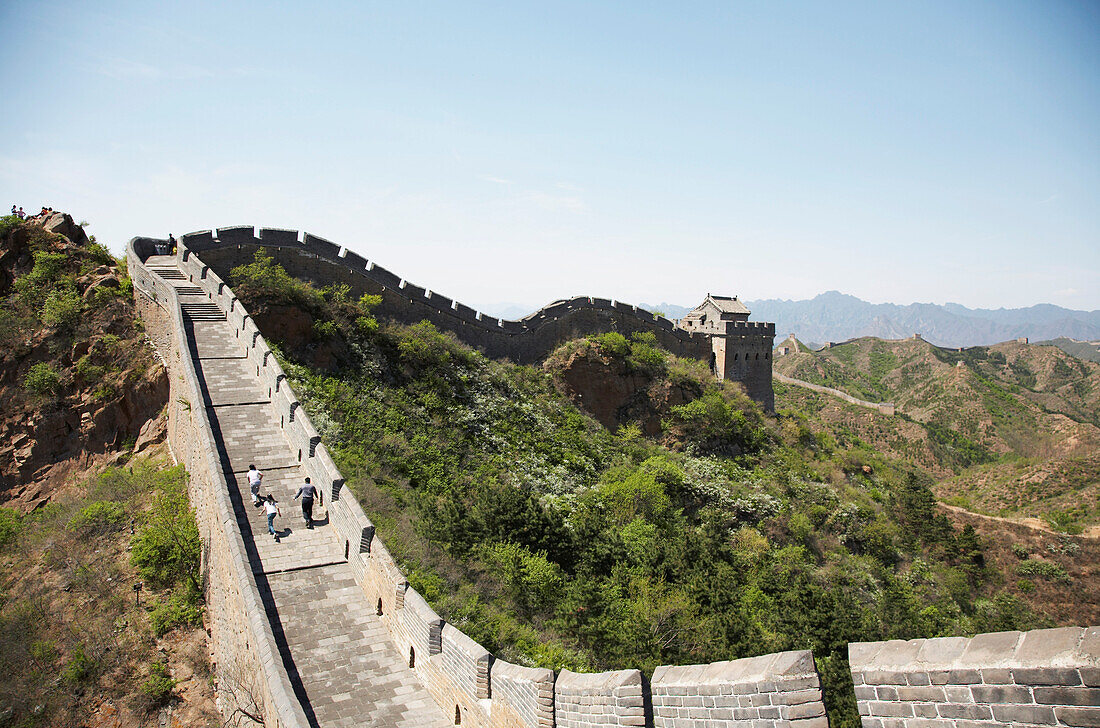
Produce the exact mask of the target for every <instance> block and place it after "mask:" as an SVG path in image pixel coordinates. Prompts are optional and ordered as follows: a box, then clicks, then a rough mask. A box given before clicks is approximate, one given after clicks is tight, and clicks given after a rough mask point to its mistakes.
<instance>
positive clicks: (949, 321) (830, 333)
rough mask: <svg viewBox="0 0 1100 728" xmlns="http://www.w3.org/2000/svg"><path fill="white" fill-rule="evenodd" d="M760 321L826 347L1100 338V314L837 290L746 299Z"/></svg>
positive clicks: (676, 310)
mask: <svg viewBox="0 0 1100 728" xmlns="http://www.w3.org/2000/svg"><path fill="white" fill-rule="evenodd" d="M745 304H746V305H747V306H748V307H749V308H750V309H751V310H752V319H753V320H754V321H773V322H775V334H776V340H777V341H778V340H781V339H783V338H786V336H787V334H790V333H794V334H795V335H796V336H797V337H798V338H799V339H800V340H802V341H804V342H818V343H820V344H824V343H826V342H830V341H846V340H848V339H852V338H856V337H859V336H877V337H879V338H880V339H904V338H907V337H909V336H912V335H913V334H916V333H919V334H920V335H921V336H922V337H923V338H924V339H925V340H927V341H930V342H932V343H933V344H937V345H939V346H979V345H988V344H996V343H998V342H1001V341H1008V340H1010V339H1016V338H1019V337H1022V336H1026V337H1028V339H1030V340H1031V341H1033V342H1036V341H1039V340H1049V339H1056V338H1060V337H1068V338H1071V339H1076V340H1078V341H1097V340H1100V311H1074V310H1072V309H1068V308H1062V307H1061V306H1054V305H1051V304H1049V303H1040V304H1037V305H1035V306H1029V307H1027V308H999V309H996V310H992V309H983V308H967V307H966V306H961V305H959V304H957V303H948V304H945V305H942V306H941V305H938V304H933V303H911V304H909V305H907V306H900V305H898V304H893V303H868V302H867V301H863V300H861V299H859V298H856V297H855V296H849V295H847V294H844V293H839V292H837V291H828V292H827V293H822V294H821V295H819V296H816V297H814V298H812V299H810V300H807V301H785V300H780V299H767V300H763V301H746V302H745ZM639 305H641V306H643V307H645V308H648V309H650V310H655V311H661V312H662V313H664V314H665V315H666V316H669V317H670V318H679V317H681V316H683V315H684V314H685V313H687V312H688V311H690V310H691V309H689V308H687V307H684V306H676V305H673V304H669V303H660V304H655V305H648V304H639Z"/></svg>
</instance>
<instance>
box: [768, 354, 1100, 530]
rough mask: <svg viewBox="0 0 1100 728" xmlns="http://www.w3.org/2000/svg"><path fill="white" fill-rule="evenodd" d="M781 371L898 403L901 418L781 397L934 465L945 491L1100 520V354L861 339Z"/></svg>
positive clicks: (1079, 520) (1026, 511) (801, 396)
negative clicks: (1096, 457) (1099, 484)
mask: <svg viewBox="0 0 1100 728" xmlns="http://www.w3.org/2000/svg"><path fill="white" fill-rule="evenodd" d="M776 370H777V371H780V372H782V373H784V374H787V375H788V376H793V377H797V378H800V379H805V380H807V381H811V382H816V383H822V384H829V385H830V386H834V387H836V388H838V389H841V390H844V391H848V392H851V393H852V394H855V395H857V396H861V397H866V398H869V399H874V400H889V401H893V402H895V403H896V404H897V406H898V408H899V411H900V413H901V414H900V415H899V417H897V418H884V417H881V416H877V415H870V414H868V413H866V411H864V412H862V413H860V412H859V411H858V410H856V409H854V408H851V407H848V406H841V405H840V404H838V403H836V402H832V403H828V402H826V401H825V400H824V398H821V397H819V396H816V395H814V396H812V397H811V396H807V394H806V393H803V392H801V391H794V390H796V389H797V388H792V387H787V388H784V389H783V391H781V392H780V403H781V405H780V406H792V407H796V408H801V409H806V410H809V411H810V412H812V413H813V415H814V417H815V418H816V419H817V420H818V421H819V422H820V423H822V426H827V427H829V428H842V429H844V428H847V429H850V430H852V431H853V432H854V433H856V434H857V435H858V436H860V437H862V438H864V439H866V440H867V441H868V442H871V443H873V444H874V445H875V446H876V447H879V448H881V449H883V450H885V451H887V452H890V453H892V454H895V455H898V456H901V457H904V458H905V459H907V460H908V461H909V462H911V463H913V464H914V465H916V466H918V467H921V468H923V469H925V470H926V471H928V472H930V473H932V474H933V475H935V476H936V477H937V478H938V479H939V480H940V482H939V484H938V485H937V486H936V492H937V495H939V496H940V497H941V498H944V499H946V500H949V501H951V502H955V503H963V502H969V503H970V504H972V505H974V506H975V507H976V508H978V509H979V510H980V511H981V512H986V513H994V514H1000V515H1012V516H1044V517H1047V518H1048V519H1051V520H1052V521H1054V522H1058V523H1060V524H1061V525H1063V526H1065V527H1069V528H1070V529H1071V530H1075V529H1076V528H1078V527H1080V526H1082V525H1087V524H1092V523H1098V522H1100V512H1098V509H1097V507H1096V506H1097V502H1096V498H1095V490H1096V480H1097V478H1096V467H1095V464H1094V463H1093V461H1092V458H1090V455H1091V454H1092V453H1095V452H1096V451H1097V449H1098V448H1100V427H1098V426H1097V425H1098V422H1100V419H1098V418H1100V365H1098V364H1095V363H1092V362H1086V361H1081V360H1078V359H1075V358H1074V357H1072V356H1069V355H1067V354H1066V353H1064V352H1063V351H1061V350H1059V349H1057V348H1055V347H1051V346H1034V345H1026V344H1018V343H1015V342H1011V343H1004V344H998V345H996V346H992V347H976V348H973V349H969V350H966V351H963V352H956V351H950V350H943V349H937V348H936V347H933V346H931V345H930V344H928V343H927V342H924V341H920V340H905V341H881V340H878V339H873V338H865V339H858V340H856V341H853V342H849V343H847V344H842V345H840V346H836V347H833V348H832V349H826V350H823V351H821V352H804V351H803V352H798V353H795V354H792V355H789V356H784V357H779V358H777V359H776ZM1019 458H1026V460H1025V461H1024V462H1022V463H1021V462H1017V460H1018V459H1019ZM1071 511H1072V513H1070V512H1071ZM1067 514H1069V515H1067Z"/></svg>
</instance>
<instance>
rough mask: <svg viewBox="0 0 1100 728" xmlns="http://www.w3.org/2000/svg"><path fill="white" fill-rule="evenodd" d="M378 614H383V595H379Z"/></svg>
mask: <svg viewBox="0 0 1100 728" xmlns="http://www.w3.org/2000/svg"><path fill="white" fill-rule="evenodd" d="M378 616H379V617H381V616H382V597H378Z"/></svg>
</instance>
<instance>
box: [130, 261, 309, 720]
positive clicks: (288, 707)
mask: <svg viewBox="0 0 1100 728" xmlns="http://www.w3.org/2000/svg"><path fill="white" fill-rule="evenodd" d="M141 242H142V241H137V240H135V241H132V242H131V245H130V247H129V249H128V255H127V264H128V266H129V272H130V276H131V278H132V279H133V282H134V297H135V300H136V303H137V308H138V312H139V314H140V315H141V318H142V321H143V322H144V324H145V330H146V332H147V334H148V337H149V340H150V341H151V342H152V344H153V345H154V346H155V347H156V349H157V352H158V353H159V354H160V356H161V358H162V359H163V360H164V362H165V366H166V367H167V369H168V375H169V382H170V387H171V392H170V396H169V398H168V442H169V445H170V446H171V448H172V452H173V454H174V455H175V457H176V459H177V460H178V461H179V462H181V463H182V464H183V465H184V467H186V468H187V472H188V474H189V475H190V480H189V484H188V495H189V496H190V499H191V504H192V506H193V507H194V509H195V516H196V520H197V522H198V526H199V532H200V534H201V536H202V543H203V552H202V557H203V564H202V566H203V573H204V577H205V585H206V608H207V621H208V624H209V626H210V630H211V644H212V645H213V649H214V667H215V670H216V674H217V676H218V680H219V689H218V699H219V703H220V707H221V709H222V712H223V715H225V716H226V717H227V718H228V717H229V716H230V715H231V714H232V713H233V711H234V709H235V708H236V707H237V704H236V703H235V702H234V701H235V700H239V701H240V702H241V703H243V705H241V707H243V708H245V709H246V710H248V711H250V712H254V711H255V709H256V706H254V705H253V704H252V701H253V699H254V700H255V702H256V703H258V705H259V707H260V709H261V710H262V712H263V715H264V717H265V725H269V726H278V727H279V728H307V727H308V725H309V723H308V722H307V720H306V716H305V713H304V712H303V711H302V707H301V705H300V704H299V703H298V701H297V699H296V698H295V697H294V692H293V689H292V688H291V685H290V680H289V678H288V676H287V674H286V670H285V669H284V667H283V663H282V659H281V658H280V656H279V650H278V647H277V645H276V643H275V636H274V634H273V632H272V629H271V625H270V623H269V622H268V621H267V618H266V612H265V610H264V606H263V602H262V601H261V599H260V593H259V590H258V589H257V586H256V581H255V578H254V577H253V575H252V569H251V567H250V566H249V562H248V557H247V555H246V553H245V547H244V541H243V540H242V538H241V534H240V531H239V530H238V529H237V521H236V517H235V516H234V512H233V506H232V504H231V503H230V500H229V487H228V484H227V483H226V481H225V477H224V476H223V474H222V470H221V467H220V461H219V459H218V456H217V449H216V445H215V443H214V439H213V435H212V431H211V429H210V423H209V420H208V419H207V416H206V409H205V407H204V406H203V398H202V394H201V391H200V388H199V384H198V377H197V376H196V374H195V370H194V366H193V363H192V360H191V357H190V354H189V353H188V344H187V339H186V334H185V331H184V326H183V318H182V313H181V311H180V306H179V301H178V299H177V298H176V292H175V289H174V288H172V287H171V286H169V285H167V284H165V283H164V282H163V281H162V280H160V279H159V278H158V277H157V276H155V275H153V274H151V273H150V271H149V270H148V269H147V268H146V267H145V264H144V262H143V260H144V257H145V255H147V254H148V251H146V252H145V254H144V255H141V256H139V255H137V254H135V246H136V247H138V248H139V249H140V248H142V247H143V246H142V245H141V244H140V243H141Z"/></svg>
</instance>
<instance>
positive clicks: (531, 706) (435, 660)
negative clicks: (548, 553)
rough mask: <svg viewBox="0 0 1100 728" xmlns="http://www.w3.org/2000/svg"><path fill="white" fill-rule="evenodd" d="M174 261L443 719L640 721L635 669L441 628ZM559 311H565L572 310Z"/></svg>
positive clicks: (641, 694) (313, 445) (196, 280)
mask: <svg viewBox="0 0 1100 728" xmlns="http://www.w3.org/2000/svg"><path fill="white" fill-rule="evenodd" d="M246 230H247V229H246ZM220 232H222V233H225V231H220ZM235 234H236V233H229V236H230V237H232V236H233V235H235ZM269 236H270V233H269ZM189 237H190V236H188V238H189ZM322 243H323V241H322V242H318V241H317V240H316V239H313V243H312V244H313V246H314V248H315V249H318V250H320V249H323V244H322ZM176 263H177V265H178V266H179V269H180V270H181V271H182V272H183V273H184V275H185V276H186V277H187V278H188V279H189V280H190V281H191V282H192V283H193V284H195V285H196V286H199V287H200V288H201V289H202V290H204V291H205V292H206V294H207V296H208V297H209V299H210V300H211V301H212V302H214V303H215V304H217V305H218V307H219V308H220V309H221V310H222V311H224V312H225V313H226V318H227V320H228V322H229V324H230V325H231V327H232V328H233V330H234V336H235V337H236V338H237V339H238V340H240V341H241V343H242V344H243V346H244V347H245V352H246V356H247V358H248V360H249V362H250V363H251V365H252V366H253V367H254V371H255V375H256V377H257V378H258V379H259V380H260V383H261V386H262V387H263V388H265V389H266V390H267V391H268V394H269V396H270V398H271V400H272V404H273V406H274V408H275V411H276V412H277V413H278V415H279V422H280V426H281V427H282V429H283V432H284V434H285V435H286V437H287V440H288V441H289V443H290V445H291V448H292V451H294V452H296V453H297V456H298V461H299V462H300V463H301V466H302V468H303V470H304V471H305V474H306V475H308V476H309V477H310V479H311V480H312V481H313V483H314V484H315V485H317V486H318V487H320V488H322V489H323V490H324V492H325V497H326V498H327V501H326V504H327V506H328V514H329V518H330V521H331V523H332V525H333V527H334V529H335V531H336V533H337V534H338V535H339V538H340V540H341V541H343V543H344V550H345V554H346V557H347V560H348V562H349V564H350V565H351V567H352V572H353V573H354V574H355V578H356V581H357V582H358V583H359V585H360V587H361V588H362V589H363V592H364V598H365V599H366V600H367V601H368V603H369V604H372V605H374V606H375V609H376V611H377V612H378V614H379V615H380V617H381V619H382V622H383V624H384V625H385V626H386V627H387V629H388V631H389V634H390V637H391V640H392V642H393V644H394V645H395V646H396V647H397V649H398V652H399V653H400V654H401V655H403V656H404V657H406V658H407V659H408V660H409V661H410V663H411V666H412V668H413V670H414V671H415V672H416V674H417V676H418V677H419V678H420V679H421V680H422V681H423V683H424V685H425V687H426V688H427V690H428V692H429V693H430V694H431V696H432V698H433V699H434V700H435V701H436V702H437V703H438V704H439V705H440V707H441V708H442V709H443V711H444V713H445V714H446V715H448V716H456V717H457V718H458V719H459V721H460V722H461V724H463V725H470V726H493V727H496V726H509V727H515V726H524V727H530V728H535V727H538V726H541V727H542V728H547V727H548V726H552V725H562V726H566V725H570V726H577V727H578V728H579V727H580V726H588V725H597V724H599V725H638V726H640V725H645V716H644V704H645V703H646V702H647V701H648V700H649V692H648V690H647V689H645V688H643V685H644V683H643V680H642V678H641V673H639V672H638V671H637V670H627V671H620V672H617V673H601V674H598V675H578V674H575V673H570V672H568V671H564V672H563V673H562V674H561V675H559V676H558V677H557V679H556V680H555V677H554V674H553V672H552V671H551V670H542V669H535V668H527V667H521V666H518V665H512V664H510V663H507V662H505V661H503V660H496V659H495V658H494V657H493V656H492V655H491V654H490V653H489V651H488V650H486V649H485V648H484V647H482V646H481V645H479V644H477V643H476V642H475V641H474V640H472V639H470V638H469V637H468V636H467V635H465V634H464V633H463V632H461V631H460V630H458V629H456V628H455V627H454V626H453V625H449V624H446V623H445V622H444V621H443V619H442V618H440V617H439V615H438V614H436V613H435V611H434V610H432V608H431V607H430V606H429V605H428V603H427V602H426V601H425V600H424V599H423V597H421V595H420V594H418V593H417V592H416V590H415V589H412V588H411V587H410V586H409V584H408V581H407V580H406V579H405V576H404V574H403V573H402V572H401V569H400V568H399V567H398V565H397V564H396V562H395V561H394V559H393V557H392V556H391V555H390V553H389V551H388V550H387V549H386V547H385V545H384V544H383V543H382V541H381V540H380V539H379V538H378V536H377V534H376V532H375V527H374V524H373V523H372V522H371V520H370V519H369V517H368V516H367V515H366V513H364V512H363V509H362V507H361V506H360V505H359V503H358V501H356V499H355V497H354V495H352V494H351V493H350V491H349V490H348V488H347V486H346V485H345V483H344V478H343V477H342V476H341V475H340V472H339V470H337V468H336V465H335V464H334V463H333V461H332V459H331V457H330V456H329V454H328V451H327V449H326V448H325V446H324V444H323V443H322V442H321V438H320V436H319V435H318V433H317V431H316V429H315V428H314V427H313V425H312V424H311V423H310V420H309V416H308V415H307V414H306V412H305V411H304V409H303V408H302V406H301V404H300V402H299V401H298V399H297V397H296V396H295V394H294V391H293V389H292V388H291V387H290V385H289V384H288V382H287V378H286V375H285V373H284V372H283V371H282V368H281V367H280V366H279V363H278V361H276V359H275V356H274V354H273V353H272V351H271V349H270V347H269V346H268V345H267V343H266V341H265V340H264V337H263V336H262V334H261V333H260V331H259V329H258V328H257V327H256V324H255V322H254V321H253V320H252V317H251V316H250V315H249V314H248V312H247V311H246V310H245V309H244V307H243V305H242V304H241V302H240V300H238V299H237V298H236V296H235V295H234V294H233V291H232V290H231V289H230V288H229V286H227V285H226V284H225V282H224V281H223V280H222V279H221V278H220V277H219V275H218V274H217V273H216V272H215V271H214V270H212V269H211V267H210V266H208V265H206V264H205V262H204V261H203V260H202V259H200V258H199V256H198V255H196V254H195V253H194V252H193V251H192V250H190V249H189V248H188V247H187V246H186V243H184V244H181V245H180V246H179V252H178V255H177V261H176ZM327 265H328V264H326V266H327ZM326 270H327V268H326ZM433 298H434V296H433ZM605 303H606V305H607V306H608V307H609V308H610V309H612V310H616V311H620V312H621V313H623V314H624V315H626V309H623V306H624V304H612V303H611V302H610V301H607V302H604V301H600V302H598V303H597V304H596V305H597V306H603V305H604V304H605ZM559 305H563V306H566V309H563V310H568V304H559ZM616 306H618V308H616ZM627 308H629V307H627ZM548 315H551V314H548ZM630 315H634V314H632V313H631V314H630ZM707 347H709V342H707ZM772 662H773V661H769V662H768V664H769V665H770V664H772ZM761 679H762V680H765V681H766V680H767V678H766V677H762V678H761ZM818 702H819V703H820V700H819V701H818ZM719 715H720V713H719ZM598 716H602V717H598Z"/></svg>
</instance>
